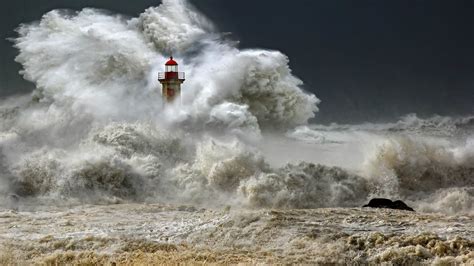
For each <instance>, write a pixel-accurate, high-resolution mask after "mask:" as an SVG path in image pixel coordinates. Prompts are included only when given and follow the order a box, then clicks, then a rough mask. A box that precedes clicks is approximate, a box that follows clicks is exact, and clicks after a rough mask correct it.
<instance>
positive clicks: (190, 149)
mask: <svg viewBox="0 0 474 266" xmlns="http://www.w3.org/2000/svg"><path fill="white" fill-rule="evenodd" d="M14 45H15V47H16V48H18V50H19V55H18V57H17V58H16V60H17V61H18V62H19V63H21V64H22V66H23V70H22V73H21V74H22V75H23V76H24V78H25V79H26V80H29V81H31V82H33V83H34V84H35V85H36V89H35V91H34V92H33V93H32V94H31V95H23V96H14V97H10V98H7V99H3V100H1V101H0V120H1V122H0V198H1V199H2V200H1V201H0V264H2V265H4V264H22V265H23V264H25V265H29V264H50V265H57V264H107V265H117V264H127V265H129V264H156V263H165V262H168V263H241V262H242V263H249V264H253V263H268V264H272V263H321V264H327V263H336V264H348V263H355V264H379V263H391V264H466V265H472V264H474V222H473V218H474V114H473V116H464V117H442V116H436V115H433V116H432V117H428V118H419V117H417V116H416V114H410V115H406V116H404V117H401V118H400V120H399V121H392V122H387V123H364V124H357V125H341V124H331V125H319V124H317V121H316V122H310V121H312V120H311V119H312V118H313V117H314V114H315V112H317V111H318V103H319V102H320V100H319V99H318V98H317V97H316V96H315V95H313V94H311V93H308V92H306V91H304V89H303V82H302V81H301V80H300V79H298V78H297V77H296V76H294V75H293V74H292V72H291V69H290V68H289V66H288V62H289V59H288V58H287V57H286V56H285V55H284V54H282V53H280V52H278V51H271V50H263V49H246V50H241V49H239V48H238V44H237V43H235V41H230V40H227V39H226V35H225V34H221V33H220V32H219V31H218V29H217V27H216V26H215V25H214V24H213V23H212V22H211V21H209V20H208V19H207V18H206V17H205V16H204V15H203V14H201V13H199V12H198V11H197V10H195V9H194V8H193V7H192V6H191V5H190V4H189V3H187V2H185V1H171V0H168V1H166V0H165V1H163V3H162V4H161V5H160V6H158V7H150V8H149V9H147V10H145V11H144V12H143V13H142V14H141V15H140V16H139V17H136V18H130V17H125V16H121V15H117V14H113V13H111V12H109V11H106V10H96V9H83V10H81V11H70V10H54V11H51V12H49V13H47V14H45V15H44V16H43V18H42V19H41V20H40V21H38V22H34V23H28V24H23V25H20V26H19V28H18V37H17V38H16V39H15V40H14ZM171 52H172V53H173V56H174V57H175V58H176V60H177V61H178V63H179V64H180V66H179V67H180V71H185V72H186V81H185V83H184V84H183V95H182V104H181V105H170V104H166V105H165V104H163V103H162V100H161V95H160V90H159V84H157V75H158V74H157V73H158V71H162V67H163V63H164V62H165V61H166V59H167V57H168V56H169V54H170V53H171ZM374 197H385V198H390V199H394V200H395V199H400V200H403V201H404V202H405V203H407V204H408V205H409V206H411V207H412V208H414V209H415V211H416V212H409V211H400V210H387V209H369V208H361V206H362V205H364V204H365V203H367V202H368V201H369V200H370V199H371V198H374Z"/></svg>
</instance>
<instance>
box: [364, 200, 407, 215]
mask: <svg viewBox="0 0 474 266" xmlns="http://www.w3.org/2000/svg"><path fill="white" fill-rule="evenodd" d="M362 207H371V208H386V209H395V210H405V211H412V212H414V211H415V210H413V209H412V208H411V207H409V206H408V205H406V204H405V202H403V201H401V200H396V201H391V200H389V199H385V198H373V199H371V200H370V201H369V203H368V204H366V205H364V206H362Z"/></svg>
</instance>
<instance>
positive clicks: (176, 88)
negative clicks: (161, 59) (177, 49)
mask: <svg viewBox="0 0 474 266" xmlns="http://www.w3.org/2000/svg"><path fill="white" fill-rule="evenodd" d="M158 81H159V82H160V83H161V95H162V97H163V102H164V103H173V102H175V101H179V103H181V84H182V83H183V82H184V72H178V63H177V62H176V61H175V60H174V59H173V57H172V56H171V57H170V59H169V60H168V62H166V64H165V72H159V73H158Z"/></svg>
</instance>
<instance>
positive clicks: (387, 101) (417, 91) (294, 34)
mask: <svg viewBox="0 0 474 266" xmlns="http://www.w3.org/2000/svg"><path fill="white" fill-rule="evenodd" d="M192 2H193V3H194V4H195V6H196V7H197V8H198V9H199V10H201V11H202V12H203V13H204V14H206V15H207V16H208V17H209V18H210V19H211V20H213V21H214V22H215V24H216V25H217V27H218V29H219V30H220V31H223V32H232V35H231V38H233V39H235V40H240V47H242V48H252V47H258V48H268V49H276V50H280V51H282V52H283V53H285V54H287V55H288V56H289V58H290V65H291V68H292V69H293V72H294V74H295V75H296V76H298V77H300V78H301V79H302V80H303V81H304V82H305V89H307V90H309V91H311V92H314V93H315V94H316V95H317V96H318V97H319V98H320V99H321V100H322V101H323V102H322V103H321V105H320V108H321V112H320V113H319V114H318V117H317V119H318V120H319V121H321V122H331V121H335V122H360V121H380V120H386V119H396V118H397V117H398V116H401V115H404V114H407V113H418V114H419V115H421V116H429V115H433V114H440V115H463V114H474V37H473V36H474V16H473V14H474V1H442V0H439V1H436V0H426V1H421V0H391V1H388V0H387V1H379V0H373V1H368V0H353V1H348V0H326V1H311V0H306V1H304V0H294V1H280V0H264V1H256V0H236V1H227V0H226V1H223V0H194V1H192ZM158 4H159V1H152V0H134V1H130V0H35V1H27V0H22V1H8V3H7V1H2V3H1V4H0V5H1V6H0V10H1V11H0V12H1V14H0V15H1V16H0V20H1V25H0V27H1V29H0V33H1V38H2V42H1V43H0V59H1V65H0V95H1V96H6V95H11V94H15V93H22V92H28V91H29V90H31V88H32V86H31V84H28V83H27V82H24V81H23V80H22V78H21V77H20V76H19V75H18V74H17V72H18V71H19V66H18V65H17V64H15V63H14V62H13V59H14V57H15V54H16V51H15V49H13V48H11V43H9V42H8V41H6V40H5V39H6V38H8V37H14V36H15V34H14V31H13V30H14V29H15V27H16V26H17V25H18V24H19V23H21V22H28V21H34V20H39V19H40V18H41V15H42V14H43V13H45V12H47V11H49V10H52V9H55V8H72V9H81V8H83V7H100V8H106V9H109V10H112V11H114V12H120V13H125V14H129V15H131V16H136V15H137V14H139V13H140V12H142V11H143V10H144V9H145V8H147V7H149V6H153V5H155V6H156V5H158Z"/></svg>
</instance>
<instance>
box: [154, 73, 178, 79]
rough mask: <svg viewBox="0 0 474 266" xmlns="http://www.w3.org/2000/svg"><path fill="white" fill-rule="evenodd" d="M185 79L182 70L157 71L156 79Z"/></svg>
mask: <svg viewBox="0 0 474 266" xmlns="http://www.w3.org/2000/svg"><path fill="white" fill-rule="evenodd" d="M166 79H185V76H184V72H158V80H166Z"/></svg>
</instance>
